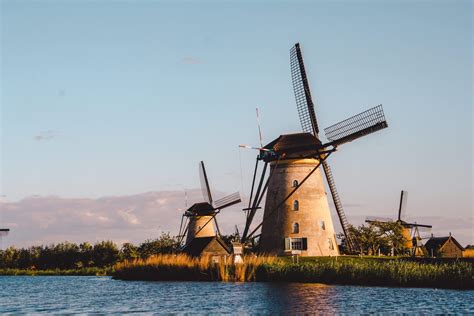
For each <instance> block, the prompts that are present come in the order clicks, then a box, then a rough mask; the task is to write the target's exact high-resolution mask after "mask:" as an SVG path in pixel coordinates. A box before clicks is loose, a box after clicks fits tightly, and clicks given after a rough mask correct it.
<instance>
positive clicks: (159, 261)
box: [114, 254, 276, 282]
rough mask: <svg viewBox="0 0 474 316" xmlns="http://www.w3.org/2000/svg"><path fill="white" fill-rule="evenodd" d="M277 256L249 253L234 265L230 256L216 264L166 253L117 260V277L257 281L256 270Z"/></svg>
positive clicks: (115, 275) (115, 268) (115, 276)
mask: <svg viewBox="0 0 474 316" xmlns="http://www.w3.org/2000/svg"><path fill="white" fill-rule="evenodd" d="M275 261H276V259H275V258H274V257H256V256H248V257H245V258H244V263H240V264H234V263H233V262H231V258H227V260H221V261H220V262H218V263H215V262H213V261H212V260H211V258H210V257H207V256H203V257H198V258H193V257H189V256H187V255H184V254H177V255H170V254H163V255H157V256H152V257H150V258H148V259H136V260H131V261H124V262H120V263H117V264H116V265H115V267H114V270H115V273H114V278H117V279H124V280H192V281H233V282H244V281H256V275H257V273H256V272H257V269H258V267H260V266H262V265H263V264H273V263H274V262H275Z"/></svg>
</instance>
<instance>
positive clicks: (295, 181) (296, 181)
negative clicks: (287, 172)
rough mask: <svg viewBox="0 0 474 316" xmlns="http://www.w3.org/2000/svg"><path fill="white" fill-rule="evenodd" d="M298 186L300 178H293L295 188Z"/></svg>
mask: <svg viewBox="0 0 474 316" xmlns="http://www.w3.org/2000/svg"><path fill="white" fill-rule="evenodd" d="M296 187H298V180H293V188H296Z"/></svg>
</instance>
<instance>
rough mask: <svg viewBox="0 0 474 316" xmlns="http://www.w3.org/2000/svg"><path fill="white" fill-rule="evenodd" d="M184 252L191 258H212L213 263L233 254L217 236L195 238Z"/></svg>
mask: <svg viewBox="0 0 474 316" xmlns="http://www.w3.org/2000/svg"><path fill="white" fill-rule="evenodd" d="M183 252H184V253H186V254H187V255H189V256H191V257H201V256H210V257H212V260H213V261H220V259H221V258H222V257H226V256H229V255H230V254H231V250H230V249H229V247H228V246H227V245H226V244H225V242H224V241H223V240H222V239H221V238H219V237H217V236H212V237H199V238H194V239H193V240H192V241H191V242H190V243H189V244H188V245H187V246H186V247H185V248H184V249H183Z"/></svg>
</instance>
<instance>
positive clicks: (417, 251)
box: [365, 190, 433, 256]
mask: <svg viewBox="0 0 474 316" xmlns="http://www.w3.org/2000/svg"><path fill="white" fill-rule="evenodd" d="M407 199H408V192H407V191H403V190H402V191H401V193H400V203H399V206H398V217H397V220H396V221H394V220H393V219H390V218H376V217H369V218H367V219H366V220H365V222H366V223H393V222H396V223H399V224H400V225H401V226H402V234H403V237H404V239H405V243H404V246H405V249H406V250H409V251H410V252H411V253H412V255H414V256H415V255H416V256H418V255H423V250H422V246H423V245H422V243H421V241H422V240H423V239H426V238H422V237H421V235H420V231H427V230H430V229H431V228H432V227H433V226H432V225H426V224H418V223H416V222H415V223H408V222H406V221H404V220H403V219H402V217H405V214H406V208H407Z"/></svg>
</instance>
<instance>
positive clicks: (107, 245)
mask: <svg viewBox="0 0 474 316" xmlns="http://www.w3.org/2000/svg"><path fill="white" fill-rule="evenodd" d="M119 253H120V252H119V249H118V247H117V245H116V244H114V243H113V242H112V241H109V240H108V241H101V242H99V243H97V244H95V245H94V249H93V250H92V258H93V261H94V263H95V266H96V267H107V266H112V265H113V264H115V262H117V260H118V259H119Z"/></svg>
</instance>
